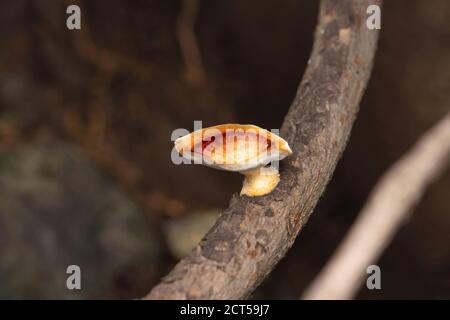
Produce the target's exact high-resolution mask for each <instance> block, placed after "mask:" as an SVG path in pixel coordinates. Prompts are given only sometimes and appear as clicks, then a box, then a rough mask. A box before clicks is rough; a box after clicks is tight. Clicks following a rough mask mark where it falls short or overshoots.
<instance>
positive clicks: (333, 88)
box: [145, 0, 378, 299]
mask: <svg viewBox="0 0 450 320" xmlns="http://www.w3.org/2000/svg"><path fill="white" fill-rule="evenodd" d="M369 2H370V4H373V3H378V1H373V0H372V1H369V0H363V1H362V0H322V1H321V5H320V14H319V22H318V25H317V28H316V33H315V42H314V47H313V51H312V55H311V58H310V61H309V62H308V68H307V70H306V72H305V75H304V78H303V80H302V82H301V84H300V87H299V89H298V91H297V95H296V97H295V99H294V101H293V103H292V105H291V108H290V110H289V112H288V114H287V115H286V118H285V120H284V123H283V126H282V128H281V135H282V136H283V137H284V138H286V140H287V141H288V142H289V145H290V146H292V149H293V150H294V154H293V155H292V156H291V157H289V158H287V159H286V161H283V163H282V164H281V165H282V167H281V171H280V174H281V181H280V183H279V185H278V186H277V188H276V189H275V190H274V191H273V192H272V193H271V194H269V195H267V196H264V197H256V198H249V197H246V196H243V197H239V196H237V195H234V196H233V198H232V199H231V202H230V206H229V208H228V209H226V210H225V212H224V213H223V214H222V215H221V216H220V217H219V218H218V220H217V222H216V224H215V225H214V226H213V228H212V229H211V230H210V231H209V232H208V233H207V234H206V236H205V237H204V238H203V240H202V241H201V242H200V243H199V244H198V245H197V246H196V248H195V249H194V250H193V251H192V252H191V253H190V254H189V255H188V256H187V257H185V258H184V259H182V260H181V261H180V262H179V263H178V264H177V265H176V266H175V268H174V269H173V270H172V272H170V273H169V275H167V276H166V277H165V278H164V279H163V280H162V282H161V283H160V284H158V285H157V286H156V287H155V288H153V290H152V291H151V292H150V293H149V294H148V295H147V296H146V297H145V298H146V299H241V298H245V297H247V296H249V295H250V294H251V293H252V292H253V290H254V289H255V288H256V286H258V285H259V284H260V283H261V281H262V280H264V278H265V277H266V276H267V275H268V274H269V273H270V272H271V271H272V269H273V268H274V267H275V265H276V264H277V263H278V261H279V260H280V259H281V258H282V257H283V256H284V255H285V253H286V252H287V250H288V249H289V248H290V247H291V246H292V244H293V242H294V240H295V238H296V236H297V234H298V233H299V231H300V229H301V228H302V226H303V225H305V223H306V221H307V220H308V218H309V216H310V214H311V212H312V210H313V209H314V207H315V206H316V204H317V202H318V200H319V198H320V196H321V194H322V193H323V191H324V189H325V187H326V185H327V183H328V181H329V180H330V178H331V175H332V173H333V171H334V168H335V166H336V163H337V161H338V159H339V157H340V155H341V153H342V151H343V150H344V148H345V145H346V142H347V139H348V136H349V134H350V130H351V127H352V124H353V121H354V119H355V117H356V113H357V111H358V105H359V101H360V99H361V96H362V94H363V91H364V89H365V86H366V83H367V81H368V79H369V75H370V70H371V65H372V60H373V56H374V52H375V48H376V40H377V32H376V31H372V30H368V29H367V28H366V9H367V6H368V5H369Z"/></svg>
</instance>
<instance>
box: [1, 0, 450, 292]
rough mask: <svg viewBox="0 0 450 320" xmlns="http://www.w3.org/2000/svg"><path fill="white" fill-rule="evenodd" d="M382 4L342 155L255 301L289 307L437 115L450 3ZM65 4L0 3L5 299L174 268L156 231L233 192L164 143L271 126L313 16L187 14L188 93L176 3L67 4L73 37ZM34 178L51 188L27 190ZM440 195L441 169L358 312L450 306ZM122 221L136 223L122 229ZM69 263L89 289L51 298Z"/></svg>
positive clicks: (204, 7) (445, 97) (106, 284)
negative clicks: (366, 307) (192, 57)
mask: <svg viewBox="0 0 450 320" xmlns="http://www.w3.org/2000/svg"><path fill="white" fill-rule="evenodd" d="M385 2H386V3H385V5H384V7H383V11H382V30H381V34H380V42H379V49H378V52H377V55H376V60H375V66H374V70H373V74H372V78H371V80H370V83H369V87H368V89H367V92H366V94H365V97H364V99H363V102H362V104H361V112H360V114H359V117H358V119H357V121H356V124H355V127H354V130H353V133H352V136H351V139H350V143H349V145H348V147H347V150H346V151H345V153H344V156H343V158H342V160H341V161H340V163H339V165H338V168H337V170H336V172H335V175H334V177H333V180H332V182H331V184H330V185H329V187H328V189H327V191H326V193H325V195H324V197H323V199H322V200H321V202H320V204H319V207H318V208H317V209H316V210H315V212H314V213H313V215H312V217H311V220H310V222H309V223H308V225H307V227H306V228H305V229H304V230H303V232H302V233H301V234H300V236H299V238H298V240H297V242H296V244H295V245H294V247H293V248H292V250H291V251H290V252H289V254H288V255H287V257H286V258H285V259H284V260H282V262H281V263H280V265H279V266H278V267H277V269H276V270H275V271H274V272H273V274H272V275H271V276H270V277H269V278H268V279H267V280H266V281H265V282H264V284H263V285H262V286H261V287H260V288H259V289H258V290H257V291H256V293H255V297H256V298H276V299H278V298H296V297H298V296H300V293H301V292H302V290H303V289H304V288H305V286H306V285H307V284H308V283H309V282H310V281H311V279H312V278H313V277H314V275H315V274H316V273H317V272H318V271H319V270H320V268H321V267H322V266H323V264H324V263H325V262H326V261H327V259H328V257H329V256H330V254H331V253H332V252H333V250H334V249H335V247H336V245H337V244H338V243H339V241H340V239H341V238H342V237H343V235H344V234H345V232H346V231H347V230H348V228H349V226H350V225H351V223H352V222H353V220H354V218H355V217H356V215H357V213H358V211H359V209H360V208H361V206H362V204H363V203H364V201H365V199H366V197H367V194H368V192H369V190H370V188H371V187H372V186H373V185H374V183H375V182H376V181H377V178H378V177H379V176H380V174H381V173H382V172H383V171H384V170H386V169H387V168H388V166H389V165H390V164H391V163H393V162H394V161H395V160H396V159H398V158H399V157H400V155H402V154H403V153H404V152H405V151H406V150H407V149H408V148H409V147H410V146H411V145H412V144H413V143H414V141H415V140H416V139H417V138H418V137H419V135H420V134H421V133H422V132H423V131H424V130H425V129H427V128H428V127H430V126H431V125H432V124H434V123H435V122H436V121H437V120H438V119H439V118H440V117H441V116H442V115H443V114H444V113H445V112H446V111H448V110H449V109H450V107H449V106H450V23H449V14H448V13H450V3H449V2H448V1H445V0H439V1H433V2H430V1H425V0H415V1H406V0H404V1H403V0H397V1H385ZM71 3H72V2H70V3H69V2H63V1H60V2H56V1H52V0H35V1H31V0H16V1H8V2H6V1H4V2H2V3H1V4H0V6H1V7H0V30H1V32H0V112H1V113H0V147H1V154H0V177H2V176H3V179H1V178H0V191H1V194H2V196H1V198H0V221H1V222H2V224H1V225H0V247H1V248H3V249H1V250H0V280H1V282H2V283H6V285H4V286H3V287H2V288H1V289H0V297H2V298H51V297H53V298H93V297H95V298H111V297H113V298H134V297H138V296H140V295H142V294H144V293H145V292H146V290H148V289H149V288H150V287H151V286H152V285H154V284H155V283H157V281H158V279H159V277H160V276H162V275H164V274H165V273H166V272H167V271H168V270H170V267H171V266H172V265H173V264H174V263H175V262H176V258H175V257H173V256H172V254H171V253H170V251H169V249H168V246H167V243H166V240H165V235H164V230H165V229H164V228H162V227H161V226H163V225H164V224H165V223H167V221H169V220H176V219H181V218H184V217H189V215H191V214H192V212H197V211H202V210H209V209H216V208H218V209H220V208H224V207H226V206H227V204H228V201H229V199H230V196H231V195H232V193H233V192H236V191H237V190H239V188H240V184H241V179H242V177H241V176H239V175H234V174H229V173H224V172H220V171H215V170H212V169H208V168H204V167H200V166H175V165H173V164H172V162H171V161H170V151H171V148H172V142H171V141H170V134H171V132H172V130H174V129H176V128H180V127H183V128H187V129H188V130H192V129H193V120H202V121H203V124H204V126H208V125H214V124H220V123H226V122H240V123H253V124H256V125H259V126H262V127H265V128H279V127H280V125H281V122H282V120H283V116H284V114H285V113H286V111H287V108H288V107H289V104H290V102H291V100H292V99H293V97H294V94H295V90H296V87H297V85H298V83H299V82H300V80H301V76H302V73H303V71H304V69H305V66H306V62H307V59H308V56H309V52H310V49H311V41H312V35H313V30H314V25H315V22H316V16H317V3H316V2H315V1H295V0H282V1H273V0H265V1H238V0H228V1H203V0H200V1H199V12H198V16H197V22H196V29H195V31H196V35H197V41H198V44H199V47H200V51H201V54H202V61H203V64H204V68H205V72H206V81H204V82H202V83H200V84H197V85H193V84H192V83H190V82H189V81H187V80H186V77H185V70H186V68H185V63H184V61H183V59H182V55H181V52H180V46H179V42H178V39H177V37H176V32H175V30H176V23H177V17H178V15H179V14H180V10H181V9H180V3H179V1H163V0H159V1H157V0H152V1H143V0H142V1H137V0H133V1H119V0H113V1H106V0H95V1H77V2H75V3H77V4H79V5H80V7H81V10H82V30H80V31H69V30H67V28H66V27H65V20H66V17H67V15H66V13H65V8H66V6H67V5H69V4H71ZM30 150H31V151H30ZM36 150H37V151H36ZM36 154H37V155H38V156H37V158H36V159H37V160H34V159H35V158H34V157H35V155H36ZM78 158H80V159H78ZM68 159H69V160H68ZM22 162H24V163H25V164H24V165H22V164H21V163H22ZM35 163H38V164H39V165H35ZM14 166H17V167H18V168H19V169H17V172H18V173H16V171H14V170H11V168H15V167H14ZM33 166H34V167H36V166H37V167H38V169H36V171H33V170H31V169H27V168H30V167H32V168H34V167H33ZM47 166H48V168H50V169H46V168H47ZM42 168H44V169H42ZM27 170H28V171H27ZM29 170H31V171H32V172H39V174H37V176H33V174H29V173H30V171H29ZM46 170H49V172H50V173H48V174H47V173H46V172H47V171H46ZM42 172H44V173H42ZM74 172H75V173H74ZM49 176H50V177H51V178H48V177H49ZM5 177H7V178H5ZM42 177H45V179H47V180H45V181H47V182H48V181H50V182H51V183H44V184H41V183H40V182H39V183H38V182H36V181H35V179H38V180H39V179H42ZM18 181H19V182H20V183H19V182H18ZM39 181H41V180H39ZM54 181H57V182H58V184H57V185H56V186H55V185H54V184H53V182H54ZM33 186H34V187H33ZM36 186H39V187H36ZM42 186H47V187H48V188H50V189H49V190H53V191H49V190H47V189H46V188H47V187H42ZM110 188H113V191H110ZM24 190H25V191H26V192H25V191H24ZM30 190H31V191H30ZM83 190H85V191H83ZM105 190H107V191H105ZM449 190H450V172H449V171H448V170H447V172H446V173H445V174H444V176H443V177H442V178H440V179H439V181H438V182H437V183H436V184H434V185H433V186H432V187H431V188H430V189H429V190H428V191H427V193H426V195H425V198H424V199H423V201H422V203H421V204H420V205H419V207H418V208H417V209H416V210H415V212H414V215H413V216H412V217H411V219H410V220H409V221H407V223H406V224H405V225H404V226H403V227H402V228H401V230H400V232H399V233H398V234H397V236H396V237H395V239H394V240H393V242H392V244H391V245H390V247H389V248H388V250H387V251H386V252H385V253H384V255H383V256H382V258H381V260H380V261H379V265H380V267H381V270H382V290H379V291H369V290H362V291H361V292H360V293H359V294H358V298H368V299H379V298H447V299H448V298H450V245H449V244H450V233H449V232H448V230H449V229H450V215H449V214H450V199H449V195H450V194H449ZM16 191H17V192H16ZM24 194H26V197H25V196H24ZM111 194H114V195H111ZM30 195H31V196H30ZM30 197H31V200H29V199H30ZM41 199H44V200H45V201H44V200H41ZM117 199H119V200H117ZM124 202H125V203H126V205H124V204H123V203H124ZM11 203H13V204H14V205H11ZM129 207H133V209H129V210H128V209H123V208H129ZM15 208H19V209H17V210H18V212H17V213H16V212H15V210H16V209H15ZM104 211H107V212H113V211H114V212H115V213H114V215H112V216H108V214H109V213H108V214H104V213H103V212H104ZM116 211H117V212H116ZM124 211H125V212H126V213H123V212H124ZM129 211H130V212H132V213H129ZM128 214H130V215H131V216H133V218H132V221H133V223H132V224H130V226H129V227H127V228H128V229H126V230H125V231H124V230H123V229H122V228H123V224H127V225H128V223H129V221H128V220H126V221H122V220H121V219H123V218H121V217H123V216H127V217H128ZM97 216H99V217H102V218H98V219H97V218H95V217H97ZM135 216H136V217H135ZM142 219H145V223H147V224H148V226H147V227H148V228H147V229H145V230H141V229H142V228H141V227H140V225H141V224H142V221H143V220H142ZM64 221H70V223H65V222H64ZM111 221H117V223H111ZM139 228H140V229H139ZM137 229H139V230H137ZM99 230H101V231H99ZM126 232H129V233H130V235H131V236H127V233H126ZM67 234H73V236H70V237H68V236H67ZM105 234H106V235H107V236H105ZM118 234H120V235H123V238H117V236H118ZM136 234H140V236H139V237H137V238H136V240H133V241H136V242H133V241H130V242H129V243H128V242H127V241H129V239H130V238H133V237H134V235H136ZM46 235H48V238H49V239H52V240H48V241H47V240H46V239H47V236H46ZM133 239H134V238H133ZM114 241H115V242H114ZM150 241H151V242H152V245H151V246H150V247H149V245H148V242H150ZM112 243H117V248H118V249H117V251H115V250H116V249H115V248H116V247H114V246H112V245H111V244H112ZM125 244H126V245H125ZM52 246H53V247H52ZM5 248H7V250H6V249H5ZM52 248H53V249H52ZM135 248H140V249H135ZM132 249H133V250H134V251H136V252H134V251H133V250H132ZM130 251H133V252H134V253H133V255H132V256H127V255H126V254H125V255H122V254H120V255H119V254H117V252H130ZM36 252H40V253H41V254H36ZM111 261H113V262H114V263H112V262H111ZM70 263H76V264H81V266H82V270H83V274H84V275H86V279H87V280H89V279H90V280H89V281H88V282H87V283H86V284H85V285H84V288H83V290H82V291H81V292H79V293H76V294H74V293H70V294H69V293H67V290H66V289H61V288H62V287H63V286H64V282H65V277H66V275H65V266H67V265H68V264H70ZM13 265H14V266H15V265H17V266H18V267H17V268H15V267H14V268H13V267H12V266H13ZM23 265H27V266H28V267H27V268H24V269H23V268H22V267H21V266H23ZM112 265H113V266H114V267H112ZM43 266H45V267H43ZM44 275H45V276H44ZM38 278H39V279H38ZM99 279H101V281H100V280H99Z"/></svg>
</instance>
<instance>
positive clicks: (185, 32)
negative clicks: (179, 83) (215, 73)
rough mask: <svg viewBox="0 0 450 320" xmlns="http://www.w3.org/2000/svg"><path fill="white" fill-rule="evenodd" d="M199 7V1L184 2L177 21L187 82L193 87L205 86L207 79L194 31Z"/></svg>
mask: <svg viewBox="0 0 450 320" xmlns="http://www.w3.org/2000/svg"><path fill="white" fill-rule="evenodd" d="M198 5H199V0H182V1H181V12H180V15H179V17H178V21H177V37H178V43H179V45H180V50H181V55H182V57H183V61H184V65H185V68H186V80H187V81H188V82H189V83H190V84H191V85H193V86H196V85H201V84H203V83H204V81H205V78H206V76H205V69H204V67H203V61H202V57H201V54H200V49H199V47H198V44H197V38H196V36H195V31H194V27H195V20H196V17H197V12H198Z"/></svg>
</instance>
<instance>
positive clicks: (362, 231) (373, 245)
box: [304, 113, 450, 299]
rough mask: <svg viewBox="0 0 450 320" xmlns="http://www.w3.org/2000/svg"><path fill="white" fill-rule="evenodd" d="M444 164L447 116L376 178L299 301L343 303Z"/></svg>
mask: <svg viewBox="0 0 450 320" xmlns="http://www.w3.org/2000/svg"><path fill="white" fill-rule="evenodd" d="M449 161H450V113H448V114H447V116H445V117H444V118H443V119H442V120H441V121H440V122H439V123H438V124H437V125H436V126H435V127H433V128H432V129H430V130H429V131H428V132H427V133H426V134H425V135H424V136H423V137H422V138H421V139H420V140H419V141H418V142H417V144H416V145H415V146H414V147H413V149H411V151H409V152H408V153H407V154H405V155H404V156H403V157H402V158H401V159H400V160H399V161H398V162H397V163H395V164H394V165H393V166H392V167H391V169H389V170H388V172H387V173H386V174H385V175H384V176H383V177H382V178H381V180H380V182H379V183H378V184H377V185H376V186H375V188H374V190H373V191H372V193H371V195H370V197H369V200H368V201H367V204H366V205H365V206H364V208H363V209H362V211H361V213H360V215H359V217H358V219H357V221H356V222H355V224H354V226H353V227H352V228H351V230H350V232H349V233H348V235H347V236H346V238H345V239H344V241H343V242H342V244H341V245H340V246H339V248H338V249H337V251H336V253H335V254H334V255H333V257H332V258H331V259H330V261H329V262H328V263H327V265H326V266H325V268H324V269H323V270H322V272H321V273H320V274H319V275H318V276H317V278H316V279H315V280H314V281H313V283H312V284H311V286H310V287H309V288H308V289H307V290H306V291H305V293H304V299H349V298H351V297H352V296H353V295H354V294H355V293H356V291H357V290H358V288H359V286H360V283H361V280H362V278H363V276H364V275H365V274H366V268H367V267H368V266H369V265H370V264H371V263H373V261H375V260H376V259H377V258H378V257H379V256H380V254H381V253H382V252H383V250H384V248H386V246H387V245H388V244H389V242H390V240H391V239H392V237H393V236H394V234H395V231H396V230H397V229H398V228H399V227H400V225H401V223H402V222H403V221H404V220H405V218H406V217H407V216H408V213H409V212H410V210H411V209H412V208H413V207H414V205H415V204H416V203H417V202H418V201H419V200H420V198H421V197H422V194H423V193H424V192H425V189H426V187H427V186H428V185H429V184H430V183H431V182H432V181H433V180H434V179H436V178H437V177H438V176H439V174H440V173H441V172H442V171H443V170H444V169H445V167H446V166H447V165H448V164H449Z"/></svg>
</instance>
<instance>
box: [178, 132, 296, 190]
mask: <svg viewBox="0 0 450 320" xmlns="http://www.w3.org/2000/svg"><path fill="white" fill-rule="evenodd" d="M175 149H176V150H177V151H178V153H179V154H180V155H181V156H182V157H183V158H184V159H186V160H187V161H189V162H191V163H192V162H193V163H195V164H203V165H206V166H209V167H212V168H215V169H220V170H225V171H234V172H239V173H241V174H243V175H245V179H244V183H243V186H242V190H241V195H248V196H251V197H255V196H263V195H266V194H268V193H270V192H271V191H272V190H273V189H274V188H275V187H276V186H277V184H278V182H279V181H280V175H279V173H278V161H279V160H282V159H284V158H285V157H287V156H289V155H291V154H292V150H291V148H290V147H289V145H288V143H287V142H286V141H285V140H284V139H283V138H281V137H280V136H278V135H277V134H275V133H273V132H269V131H267V130H265V129H262V128H260V127H258V126H255V125H241V124H222V125H217V126H213V127H208V128H203V129H200V130H197V131H194V132H192V133H189V134H187V135H185V136H182V137H180V138H178V139H177V140H175Z"/></svg>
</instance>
